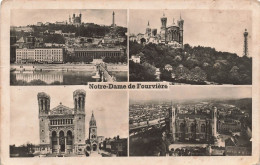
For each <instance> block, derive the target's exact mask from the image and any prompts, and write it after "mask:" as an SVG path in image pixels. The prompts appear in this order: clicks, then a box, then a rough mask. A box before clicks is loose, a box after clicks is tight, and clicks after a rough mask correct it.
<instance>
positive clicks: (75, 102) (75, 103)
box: [74, 99, 77, 109]
mask: <svg viewBox="0 0 260 165" xmlns="http://www.w3.org/2000/svg"><path fill="white" fill-rule="evenodd" d="M74 107H75V109H77V99H75V101H74Z"/></svg>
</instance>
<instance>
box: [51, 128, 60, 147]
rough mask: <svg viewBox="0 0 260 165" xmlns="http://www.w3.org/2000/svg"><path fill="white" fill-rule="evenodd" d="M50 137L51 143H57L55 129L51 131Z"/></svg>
mask: <svg viewBox="0 0 260 165" xmlns="http://www.w3.org/2000/svg"><path fill="white" fill-rule="evenodd" d="M51 139H52V145H57V144H58V143H57V133H56V131H53V132H52V134H51Z"/></svg>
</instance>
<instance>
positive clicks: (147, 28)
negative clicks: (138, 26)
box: [145, 21, 151, 37]
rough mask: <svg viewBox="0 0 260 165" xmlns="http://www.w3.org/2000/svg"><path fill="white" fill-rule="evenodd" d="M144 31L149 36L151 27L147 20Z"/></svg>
mask: <svg viewBox="0 0 260 165" xmlns="http://www.w3.org/2000/svg"><path fill="white" fill-rule="evenodd" d="M145 33H146V35H147V37H151V28H150V23H149V21H148V23H147V27H146V32H145Z"/></svg>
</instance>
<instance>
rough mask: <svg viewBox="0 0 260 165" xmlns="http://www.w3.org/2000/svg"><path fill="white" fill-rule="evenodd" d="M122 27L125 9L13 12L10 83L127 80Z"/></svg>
mask: <svg viewBox="0 0 260 165" xmlns="http://www.w3.org/2000/svg"><path fill="white" fill-rule="evenodd" d="M46 13H48V15H46ZM50 15H51V17H50ZM126 26H127V10H105V9H100V10H98V9H97V10H89V9H88V10H65V9H57V10H55V9H49V10H48V9H40V10H35V9H31V10H29V9H28V10H26V9H24V10H23V9H17V10H16V9H15V10H12V11H11V25H10V65H11V66H10V85H16V86H17V85H18V86H25V85H86V84H87V83H88V82H116V81H119V82H120V81H128V64H127V63H128V62H127V61H128V60H127V51H126V49H127V36H126V33H127V27H126Z"/></svg>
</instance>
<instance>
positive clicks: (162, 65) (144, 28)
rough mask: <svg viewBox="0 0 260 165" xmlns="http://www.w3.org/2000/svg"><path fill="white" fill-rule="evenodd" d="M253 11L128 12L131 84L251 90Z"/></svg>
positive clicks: (141, 10)
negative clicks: (230, 86)
mask: <svg viewBox="0 0 260 165" xmlns="http://www.w3.org/2000/svg"><path fill="white" fill-rule="evenodd" d="M251 17H252V13H251V11H250V10H179V9H178V10H170V9H168V10H144V9H140V10H129V33H130V35H129V80H130V81H137V82H140V81H165V82H169V83H170V84H172V85H182V84H194V85H226V84H229V85H246V84H247V85H250V84H252V56H253V55H252V53H251V52H252V51H251V50H252V18H251Z"/></svg>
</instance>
